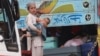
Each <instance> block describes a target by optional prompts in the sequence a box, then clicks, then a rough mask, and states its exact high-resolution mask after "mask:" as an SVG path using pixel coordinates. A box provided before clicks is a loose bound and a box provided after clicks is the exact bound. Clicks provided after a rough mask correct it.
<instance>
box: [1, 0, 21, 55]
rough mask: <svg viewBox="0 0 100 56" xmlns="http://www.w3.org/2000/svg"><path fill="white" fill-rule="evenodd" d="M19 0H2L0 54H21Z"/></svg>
mask: <svg viewBox="0 0 100 56" xmlns="http://www.w3.org/2000/svg"><path fill="white" fill-rule="evenodd" d="M18 19H19V8H18V2H17V0H0V56H21V50H20V49H21V48H20V41H19V34H18V30H17V26H16V22H15V21H16V20H18Z"/></svg>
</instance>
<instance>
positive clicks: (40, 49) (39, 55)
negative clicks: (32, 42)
mask: <svg viewBox="0 0 100 56" xmlns="http://www.w3.org/2000/svg"><path fill="white" fill-rule="evenodd" d="M36 56H43V47H41V46H38V47H37V48H36Z"/></svg>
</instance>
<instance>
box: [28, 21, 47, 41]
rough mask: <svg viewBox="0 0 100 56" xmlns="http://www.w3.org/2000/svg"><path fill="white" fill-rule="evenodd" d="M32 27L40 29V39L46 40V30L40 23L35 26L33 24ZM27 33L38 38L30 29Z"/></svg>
mask: <svg viewBox="0 0 100 56" xmlns="http://www.w3.org/2000/svg"><path fill="white" fill-rule="evenodd" d="M34 25H35V26H36V27H37V29H40V30H41V31H42V33H41V37H42V38H43V40H44V41H45V40H46V29H45V27H44V26H43V25H42V24H41V23H37V24H34ZM28 31H29V32H30V33H31V34H32V36H38V34H37V33H36V32H35V31H33V30H31V29H30V28H28Z"/></svg>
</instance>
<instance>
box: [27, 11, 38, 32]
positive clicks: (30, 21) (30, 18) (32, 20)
mask: <svg viewBox="0 0 100 56" xmlns="http://www.w3.org/2000/svg"><path fill="white" fill-rule="evenodd" d="M36 19H37V17H36V16H35V15H32V14H30V13H29V14H28V15H27V17H26V25H27V27H30V28H31V29H32V30H36V29H37V28H36V27H35V26H34V25H33V24H36V23H37V22H36Z"/></svg>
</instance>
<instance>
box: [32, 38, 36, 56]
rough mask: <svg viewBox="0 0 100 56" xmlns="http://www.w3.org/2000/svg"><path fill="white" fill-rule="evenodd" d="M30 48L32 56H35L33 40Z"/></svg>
mask: <svg viewBox="0 0 100 56" xmlns="http://www.w3.org/2000/svg"><path fill="white" fill-rule="evenodd" d="M31 48H32V56H36V47H35V46H34V40H33V38H32V45H31Z"/></svg>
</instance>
